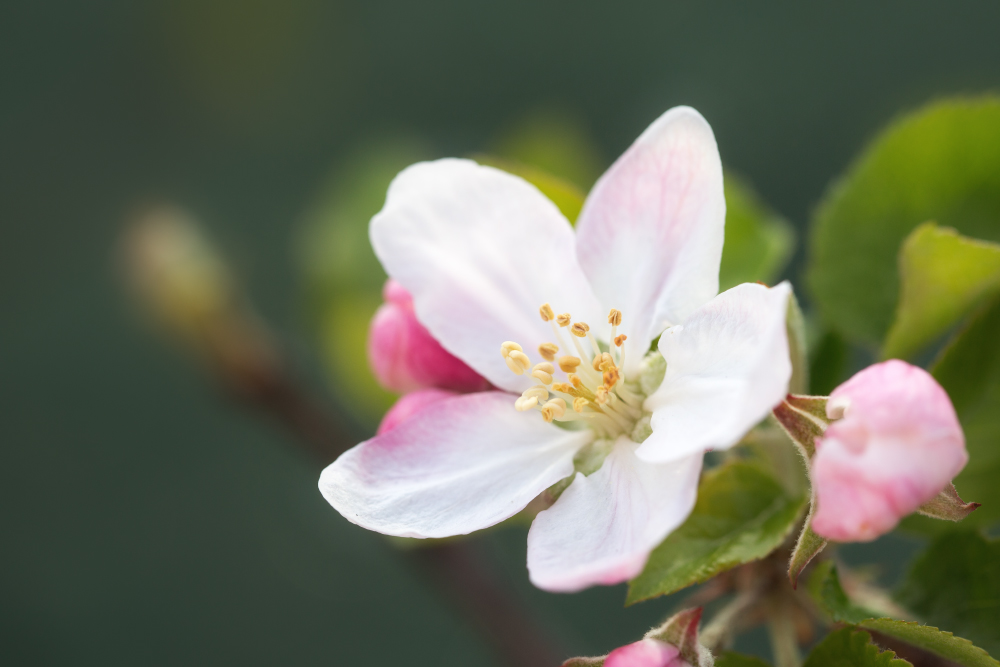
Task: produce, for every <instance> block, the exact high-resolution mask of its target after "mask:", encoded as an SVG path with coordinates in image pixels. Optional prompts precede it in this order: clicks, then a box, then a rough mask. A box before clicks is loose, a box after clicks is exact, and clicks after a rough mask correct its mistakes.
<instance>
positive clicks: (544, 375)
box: [531, 361, 556, 384]
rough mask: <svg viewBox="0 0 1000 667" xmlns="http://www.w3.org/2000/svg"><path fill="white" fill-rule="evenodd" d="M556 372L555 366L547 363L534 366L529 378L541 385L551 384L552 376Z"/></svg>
mask: <svg viewBox="0 0 1000 667" xmlns="http://www.w3.org/2000/svg"><path fill="white" fill-rule="evenodd" d="M555 372H556V369H555V366H553V365H552V364H550V363H549V362H547V361H543V362H542V363H540V364H535V367H534V368H532V369H531V377H533V378H535V379H537V380H538V381H539V382H541V383H542V384H552V374H553V373H555Z"/></svg>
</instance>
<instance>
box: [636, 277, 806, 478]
mask: <svg viewBox="0 0 1000 667" xmlns="http://www.w3.org/2000/svg"><path fill="white" fill-rule="evenodd" d="M790 294H791V286H790V285H789V284H788V283H781V284H780V285H777V286H776V287H772V288H770V289H768V288H766V287H764V286H762V285H755V284H750V283H745V284H743V285H737V286H736V287H734V288H732V289H731V290H727V291H726V292H723V293H722V294H720V295H719V296H717V297H716V298H714V299H712V300H711V301H710V302H709V303H707V304H706V305H704V306H702V307H701V308H699V309H698V310H697V311H695V312H694V313H693V314H692V315H691V317H690V318H688V320H687V321H686V322H685V323H684V324H683V325H682V326H679V327H674V328H672V329H668V330H667V331H665V332H664V333H663V336H661V337H660V346H659V347H660V352H661V353H662V354H663V358H664V359H665V360H666V362H667V372H666V375H665V376H664V378H663V384H661V385H660V388H659V389H657V390H656V391H655V392H654V393H653V394H651V395H650V396H649V397H648V398H647V399H646V403H645V408H646V409H647V410H649V411H650V412H652V413H653V415H652V418H651V419H650V426H651V427H652V429H653V433H652V435H650V436H649V438H647V439H646V441H645V442H643V444H642V446H641V447H640V448H639V451H638V455H639V457H640V458H643V459H645V460H647V461H670V460H673V459H675V458H678V457H684V456H689V455H690V454H692V453H694V452H701V451H703V450H705V449H727V448H729V447H731V446H733V445H734V444H736V443H737V442H739V440H740V439H741V438H742V437H743V436H744V435H745V434H746V433H747V431H749V430H750V429H751V428H753V427H754V426H755V425H756V424H757V423H758V422H760V421H761V420H762V419H764V418H765V417H767V415H768V414H769V413H770V412H771V409H772V408H774V406H776V405H778V404H779V403H781V401H782V399H784V397H785V395H786V394H787V393H788V381H789V379H790V378H791V376H792V363H791V360H790V358H789V352H788V336H787V333H786V329H785V318H786V314H787V311H788V297H789V295H790Z"/></svg>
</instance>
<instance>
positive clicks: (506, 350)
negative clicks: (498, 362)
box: [500, 340, 522, 359]
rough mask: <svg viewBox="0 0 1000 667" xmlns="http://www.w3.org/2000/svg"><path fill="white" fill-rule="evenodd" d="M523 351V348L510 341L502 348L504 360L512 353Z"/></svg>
mask: <svg viewBox="0 0 1000 667" xmlns="http://www.w3.org/2000/svg"><path fill="white" fill-rule="evenodd" d="M521 351H522V348H521V346H520V345H518V344H517V343H515V342H514V341H512V340H509V341H507V342H506V343H504V344H503V345H501V346H500V354H502V355H503V358H504V359H506V358H507V357H508V355H510V353H511V352H521Z"/></svg>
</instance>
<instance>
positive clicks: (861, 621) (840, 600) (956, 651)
mask: <svg viewBox="0 0 1000 667" xmlns="http://www.w3.org/2000/svg"><path fill="white" fill-rule="evenodd" d="M809 592H810V594H811V595H812V597H813V599H814V600H816V602H817V604H819V606H820V607H821V608H822V609H823V610H824V611H826V613H828V614H829V615H830V617H831V618H832V619H833V620H834V621H840V622H844V623H853V624H855V625H857V626H860V627H862V628H864V629H866V630H872V631H874V632H879V633H882V634H883V635H886V636H888V637H893V638H895V639H898V640H900V641H903V642H906V643H907V644H910V645H911V646H916V647H918V648H921V649H923V650H925V651H930V652H931V653H934V654H936V655H938V656H941V657H942V658H945V659H947V660H951V661H953V662H957V663H958V664H960V665H965V666H966V667H998V665H1000V663H998V662H997V661H996V660H994V659H993V658H991V657H990V656H989V654H988V653H986V651H984V650H983V649H981V648H979V647H977V646H975V645H974V644H973V643H972V642H970V641H969V640H968V639H963V638H961V637H956V636H955V635H953V634H952V633H950V632H945V631H943V630H939V629H937V628H935V627H933V626H930V625H921V624H920V623H914V622H912V621H900V620H896V619H894V618H876V616H878V614H874V613H872V612H871V611H869V610H866V609H864V608H862V607H859V606H857V605H855V604H854V603H852V602H851V601H850V600H849V599H848V597H847V594H846V593H844V589H843V588H841V586H840V580H839V578H838V577H837V568H836V567H835V566H834V564H833V563H832V562H831V561H827V562H825V563H821V564H820V565H818V566H817V567H816V570H815V571H814V572H813V575H812V576H811V577H810V579H809Z"/></svg>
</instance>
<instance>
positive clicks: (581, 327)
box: [569, 322, 590, 338]
mask: <svg viewBox="0 0 1000 667" xmlns="http://www.w3.org/2000/svg"><path fill="white" fill-rule="evenodd" d="M588 331H590V327H589V326H587V324H586V323H585V322H574V323H573V326H571V327H570V328H569V332H570V333H571V334H573V335H574V336H576V337H577V338H586V337H587V332H588Z"/></svg>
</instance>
